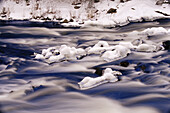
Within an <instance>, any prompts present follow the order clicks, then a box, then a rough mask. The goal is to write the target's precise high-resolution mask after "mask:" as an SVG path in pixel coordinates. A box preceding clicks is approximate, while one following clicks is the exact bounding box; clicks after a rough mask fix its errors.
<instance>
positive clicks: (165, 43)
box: [163, 40, 170, 50]
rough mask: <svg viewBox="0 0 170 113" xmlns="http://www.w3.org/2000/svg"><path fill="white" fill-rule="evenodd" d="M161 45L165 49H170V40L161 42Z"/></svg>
mask: <svg viewBox="0 0 170 113" xmlns="http://www.w3.org/2000/svg"><path fill="white" fill-rule="evenodd" d="M163 47H164V48H165V50H170V40H167V41H165V42H163Z"/></svg>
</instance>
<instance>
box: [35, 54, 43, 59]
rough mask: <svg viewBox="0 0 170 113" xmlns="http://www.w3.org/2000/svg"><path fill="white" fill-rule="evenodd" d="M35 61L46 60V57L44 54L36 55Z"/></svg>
mask: <svg viewBox="0 0 170 113" xmlns="http://www.w3.org/2000/svg"><path fill="white" fill-rule="evenodd" d="M35 59H45V57H44V55H42V54H36V56H35Z"/></svg>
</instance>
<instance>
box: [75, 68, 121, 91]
mask: <svg viewBox="0 0 170 113" xmlns="http://www.w3.org/2000/svg"><path fill="white" fill-rule="evenodd" d="M117 75H122V73H121V72H119V71H113V70H112V69H111V68H106V69H105V70H104V73H103V75H102V76H101V77H96V78H91V77H85V78H84V79H83V80H82V81H81V82H79V83H78V84H79V86H80V89H81V90H85V89H89V88H93V87H96V86H98V85H101V84H104V83H107V82H112V83H113V82H116V81H118V79H117V77H116V76H117Z"/></svg>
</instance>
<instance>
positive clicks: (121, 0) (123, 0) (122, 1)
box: [120, 0, 130, 3]
mask: <svg viewBox="0 0 170 113" xmlns="http://www.w3.org/2000/svg"><path fill="white" fill-rule="evenodd" d="M128 1H130V0H120V2H121V3H124V2H128Z"/></svg>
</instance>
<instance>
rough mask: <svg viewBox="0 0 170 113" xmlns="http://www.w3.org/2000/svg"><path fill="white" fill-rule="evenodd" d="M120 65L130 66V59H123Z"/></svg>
mask: <svg viewBox="0 0 170 113" xmlns="http://www.w3.org/2000/svg"><path fill="white" fill-rule="evenodd" d="M119 65H120V66H123V67H128V66H129V62H128V61H122V62H120V64H119Z"/></svg>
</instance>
